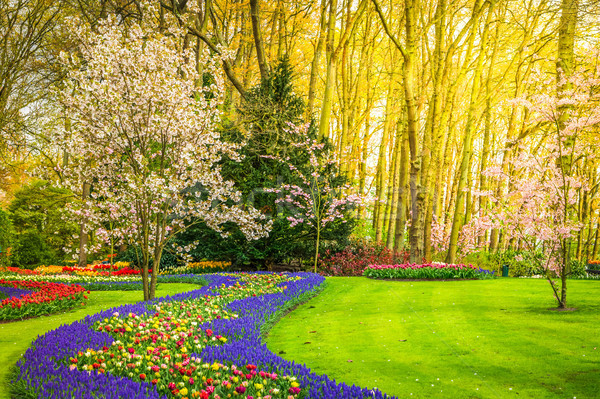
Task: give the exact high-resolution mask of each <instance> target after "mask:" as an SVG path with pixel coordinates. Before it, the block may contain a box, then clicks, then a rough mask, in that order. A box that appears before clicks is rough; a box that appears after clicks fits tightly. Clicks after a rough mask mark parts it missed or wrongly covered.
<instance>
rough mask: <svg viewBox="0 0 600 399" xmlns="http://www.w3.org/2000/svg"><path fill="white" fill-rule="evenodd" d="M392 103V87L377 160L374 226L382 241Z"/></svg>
mask: <svg viewBox="0 0 600 399" xmlns="http://www.w3.org/2000/svg"><path fill="white" fill-rule="evenodd" d="M391 103H392V88H391V87H389V88H388V95H387V100H386V105H385V122H384V124H383V137H382V138H381V144H380V145H379V158H378V161H377V177H376V178H377V186H376V193H377V199H376V202H375V211H374V217H375V220H374V228H375V241H376V242H380V241H382V237H383V234H382V233H383V227H384V222H385V202H384V199H385V198H386V187H387V185H388V167H387V154H388V146H389V140H390V131H391V128H390V124H391V119H392V115H391V109H392V106H391Z"/></svg>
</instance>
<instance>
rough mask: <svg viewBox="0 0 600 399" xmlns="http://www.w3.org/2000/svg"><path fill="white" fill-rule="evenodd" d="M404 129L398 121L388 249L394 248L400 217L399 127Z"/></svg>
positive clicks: (400, 155)
mask: <svg viewBox="0 0 600 399" xmlns="http://www.w3.org/2000/svg"><path fill="white" fill-rule="evenodd" d="M399 128H400V129H402V125H401V124H399V123H396V139H395V143H394V156H393V165H394V167H393V173H392V178H391V180H392V181H391V182H390V183H391V184H390V187H392V192H391V195H388V197H390V200H391V201H390V217H389V223H388V228H387V237H386V240H385V246H386V247H387V248H388V249H394V240H395V235H394V231H395V229H396V227H397V226H396V224H397V219H398V201H399V200H400V169H401V161H402V159H401V158H402V154H401V151H402V144H403V143H402V135H403V130H404V129H402V130H400V131H398V129H399Z"/></svg>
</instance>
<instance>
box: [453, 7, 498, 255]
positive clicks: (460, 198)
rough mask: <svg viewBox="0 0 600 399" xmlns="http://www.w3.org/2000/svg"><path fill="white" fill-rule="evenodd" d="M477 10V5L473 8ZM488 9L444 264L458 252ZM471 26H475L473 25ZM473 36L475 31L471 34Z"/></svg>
mask: <svg viewBox="0 0 600 399" xmlns="http://www.w3.org/2000/svg"><path fill="white" fill-rule="evenodd" d="M475 7H476V8H477V5H476V6H475ZM491 7H492V6H491V5H490V9H488V16H487V21H486V24H485V25H484V28H483V33H482V36H481V47H480V48H481V51H480V53H479V57H477V66H476V67H475V71H474V74H473V85H472V87H471V100H470V102H469V109H468V111H467V121H466V124H465V134H464V138H463V140H464V141H463V151H462V152H463V153H462V161H461V164H460V178H459V180H458V187H457V190H456V209H455V212H454V218H453V220H452V229H451V230H450V244H449V248H448V255H447V256H446V263H452V264H453V263H456V254H457V251H458V233H459V231H460V229H461V228H462V224H463V222H464V215H463V214H461V210H462V209H463V207H464V205H465V192H464V189H465V188H466V186H467V179H468V175H469V166H470V164H471V154H472V152H473V130H474V129H475V127H476V126H475V120H476V116H475V112H476V107H477V97H478V96H479V88H480V84H481V74H482V70H483V59H484V50H485V48H486V47H487V39H488V32H489V23H490V20H491V16H492V9H491ZM473 26H476V25H475V24H473ZM471 34H472V35H475V30H473V31H472V32H471ZM472 38H474V36H472Z"/></svg>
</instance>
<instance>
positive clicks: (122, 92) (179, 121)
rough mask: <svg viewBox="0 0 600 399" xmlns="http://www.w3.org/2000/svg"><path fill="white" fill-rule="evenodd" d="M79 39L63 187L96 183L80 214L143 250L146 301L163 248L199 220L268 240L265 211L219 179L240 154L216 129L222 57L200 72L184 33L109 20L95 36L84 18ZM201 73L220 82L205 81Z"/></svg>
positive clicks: (70, 81)
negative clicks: (231, 225) (226, 160)
mask: <svg viewBox="0 0 600 399" xmlns="http://www.w3.org/2000/svg"><path fill="white" fill-rule="evenodd" d="M146 6H147V7H151V6H150V5H146ZM73 34H74V35H75V37H76V39H77V41H78V42H79V43H80V44H81V45H80V46H79V49H78V51H79V52H78V53H77V54H69V55H64V62H65V63H66V64H67V65H68V67H69V74H68V78H67V79H66V83H65V87H64V88H63V89H62V90H61V91H60V93H59V99H60V102H61V104H62V106H63V107H64V109H65V110H66V117H67V118H68V119H69V121H70V129H63V130H58V131H56V132H55V134H54V136H55V137H54V138H55V141H56V143H57V144H58V145H59V147H60V148H61V149H63V150H68V152H69V153H70V154H72V157H71V160H70V163H69V165H68V167H67V168H63V169H62V170H61V173H62V175H63V181H64V185H65V186H67V187H68V188H71V189H73V190H74V191H77V188H79V187H81V186H82V184H83V182H89V183H90V184H91V195H90V197H89V198H88V199H86V200H85V201H82V202H81V203H80V204H79V207H78V208H77V209H75V208H74V209H72V210H71V211H72V214H73V215H74V216H76V217H78V218H79V219H80V220H85V221H86V229H87V231H92V230H93V231H95V236H96V237H98V238H102V239H105V240H107V241H108V240H110V239H111V237H114V236H115V235H116V236H117V239H118V241H119V242H120V243H128V244H133V245H138V246H139V247H140V248H141V253H142V259H141V261H142V262H141V265H142V278H143V286H144V299H150V298H153V297H154V295H155V288H156V280H157V276H158V268H159V264H160V259H161V255H162V252H163V249H164V248H165V246H166V245H167V243H168V242H169V241H170V240H171V239H172V238H173V236H174V235H175V234H177V233H178V232H181V231H183V230H185V229H187V228H188V227H189V226H190V223H193V222H194V221H204V222H206V223H207V225H209V226H210V227H211V228H213V229H215V230H217V231H221V226H222V225H223V224H224V223H226V222H233V223H235V224H237V225H239V226H240V229H241V230H242V232H243V233H244V234H245V236H246V238H247V239H255V238H259V237H262V236H264V235H266V234H268V229H269V223H268V222H266V221H265V217H264V215H262V214H261V213H260V212H258V211H257V210H256V209H254V208H252V207H249V206H245V207H243V206H241V205H238V204H237V202H238V201H239V199H240V195H239V192H238V191H237V190H236V189H235V188H234V186H233V183H232V182H230V181H225V180H224V179H223V178H222V176H221V173H220V167H219V162H220V161H221V160H222V159H223V158H224V157H229V158H231V159H238V158H239V157H238V155H237V152H236V150H237V147H236V146H234V145H231V144H229V143H226V142H224V141H222V140H221V138H220V136H219V133H218V131H217V129H216V125H217V123H218V122H219V116H220V112H219V106H220V105H221V104H222V94H223V92H224V90H223V79H222V77H221V74H220V72H219V67H218V62H220V60H219V59H217V58H216V57H214V56H211V55H209V54H201V55H200V60H199V61H198V62H199V63H200V64H199V65H201V67H200V68H199V67H198V66H199V65H197V64H196V62H197V60H196V57H195V55H194V54H192V53H190V52H189V50H188V49H186V48H185V46H184V39H185V32H183V31H181V30H178V29H176V28H169V30H168V32H157V31H156V29H153V27H151V26H150V27H147V28H146V27H145V26H140V25H135V24H132V25H129V26H127V29H124V28H123V27H122V26H119V24H118V21H115V20H112V19H110V18H109V19H107V20H105V21H103V22H101V23H100V24H99V25H98V26H96V27H95V30H94V31H92V30H91V29H90V27H89V26H88V25H86V24H83V23H77V22H75V23H73ZM199 70H202V71H203V73H204V74H205V75H204V76H206V75H210V78H211V80H212V83H211V84H208V85H206V84H205V85H200V84H199V82H202V81H203V80H202V76H201V75H200V74H199V72H198V71H199ZM205 81H206V79H205ZM106 222H110V224H111V225H112V226H119V227H118V228H111V229H109V228H106ZM178 249H179V250H180V251H181V252H185V251H186V249H187V250H189V249H190V248H178Z"/></svg>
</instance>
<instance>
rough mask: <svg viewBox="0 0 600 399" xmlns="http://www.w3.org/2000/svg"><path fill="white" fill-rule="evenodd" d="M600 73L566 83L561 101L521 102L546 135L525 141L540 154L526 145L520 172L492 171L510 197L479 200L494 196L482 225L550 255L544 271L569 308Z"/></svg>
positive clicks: (542, 86)
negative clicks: (581, 167)
mask: <svg viewBox="0 0 600 399" xmlns="http://www.w3.org/2000/svg"><path fill="white" fill-rule="evenodd" d="M599 72H600V70H599V69H597V68H593V69H592V70H588V71H586V72H585V73H577V74H575V73H574V74H572V75H571V76H570V77H568V78H567V77H563V79H565V82H563V84H561V85H560V86H559V87H560V88H561V90H559V91H558V93H557V94H553V95H549V94H537V95H533V96H531V97H529V98H527V99H518V100H515V102H516V103H518V104H520V105H523V106H524V107H526V108H527V110H528V111H529V112H530V114H531V117H532V119H531V123H532V124H534V125H538V126H540V129H539V135H537V136H532V137H530V138H527V139H525V140H529V141H530V143H528V144H532V143H533V144H535V143H537V145H536V146H535V148H537V152H530V151H527V148H528V147H526V146H525V145H523V146H522V147H519V155H518V156H517V157H516V158H515V159H514V160H513V161H512V169H513V173H510V174H507V173H506V172H503V170H502V168H501V167H492V168H489V169H488V170H487V171H486V172H485V173H486V175H487V176H489V177H490V178H493V179H498V180H500V181H501V184H503V185H504V186H505V187H506V188H507V193H506V194H505V195H503V196H501V197H498V196H496V195H495V193H492V192H491V191H490V192H482V193H478V194H479V195H485V196H488V197H489V199H490V201H491V202H492V204H493V207H492V209H490V210H489V212H487V213H486V214H485V215H483V216H482V217H481V218H479V219H477V220H475V221H474V225H475V226H479V227H483V228H485V229H489V228H490V227H495V228H502V229H503V230H502V231H503V232H504V234H506V235H507V238H508V239H511V238H514V239H518V240H520V242H521V243H522V244H523V245H524V246H525V247H526V248H527V249H528V250H529V251H531V252H534V251H541V252H542V253H543V254H544V255H545V256H544V261H543V262H544V263H543V264H542V265H540V266H542V267H543V269H544V270H545V271H546V277H547V279H548V281H549V283H550V285H551V287H552V290H553V293H554V296H555V298H556V301H557V303H558V307H559V308H566V306H567V277H568V276H569V274H570V257H571V241H572V238H573V237H574V236H575V235H576V234H577V232H578V231H579V230H580V229H581V228H582V225H581V223H580V222H579V220H578V218H577V203H578V199H579V196H581V195H583V193H584V192H585V191H586V190H588V189H589V187H588V184H587V182H586V181H584V180H583V176H580V175H577V174H576V173H574V171H575V170H576V167H577V164H578V163H583V162H584V161H585V159H586V158H588V157H590V156H593V153H591V152H590V147H589V146H588V145H586V141H585V137H586V135H587V134H588V133H590V132H592V131H594V130H596V129H597V128H598V126H599V124H600V106H599V105H598V104H599V102H598V101H599V100H600V94H599V93H598V91H597V89H596V88H597V87H598V85H599V84H600V79H599V78H600V73H599ZM533 84H534V85H536V86H538V89H539V91H538V92H540V93H544V91H547V88H548V87H549V86H550V87H552V82H548V81H545V80H544V79H542V78H541V77H539V78H538V79H537V80H535V82H534V83H533ZM519 144H520V143H518V144H517V145H519ZM555 278H558V279H559V280H560V285H558V284H557V282H556V281H555Z"/></svg>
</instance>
